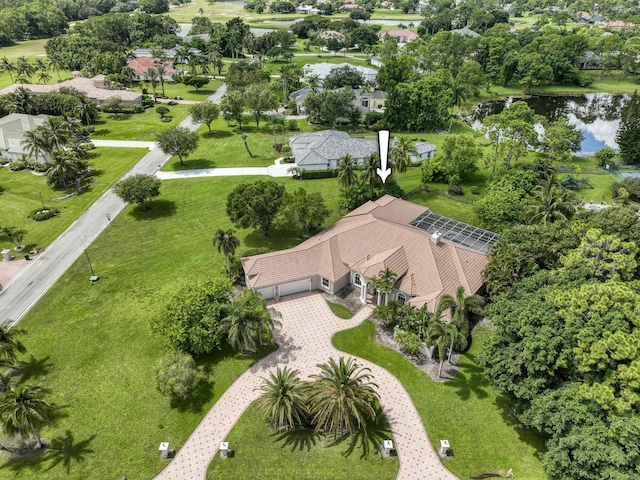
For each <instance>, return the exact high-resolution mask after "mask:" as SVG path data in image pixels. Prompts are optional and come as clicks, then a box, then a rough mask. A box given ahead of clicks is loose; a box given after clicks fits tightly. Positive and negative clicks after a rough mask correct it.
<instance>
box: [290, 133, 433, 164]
mask: <svg viewBox="0 0 640 480" xmlns="http://www.w3.org/2000/svg"><path fill="white" fill-rule="evenodd" d="M393 143H394V140H391V146H392V147H393ZM289 145H290V146H291V153H292V154H293V156H294V158H295V164H296V166H298V167H299V168H300V169H302V170H333V169H334V168H336V167H337V166H338V163H339V162H340V159H342V158H343V157H344V156H345V155H347V154H349V155H351V157H352V158H353V159H354V160H355V161H356V163H358V164H361V163H363V162H364V160H365V159H366V158H367V157H369V155H371V154H372V153H376V154H377V153H378V141H377V140H376V139H374V138H364V137H350V136H349V134H348V133H346V132H341V131H338V130H322V131H319V132H312V133H302V134H299V135H292V136H290V137H289ZM415 147H416V150H417V151H418V155H417V157H414V158H412V159H411V161H412V162H416V163H417V162H421V161H422V160H425V159H427V158H431V157H433V154H434V152H435V150H436V146H435V145H434V144H433V143H429V142H418V143H416V144H415Z"/></svg>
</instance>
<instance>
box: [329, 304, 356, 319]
mask: <svg viewBox="0 0 640 480" xmlns="http://www.w3.org/2000/svg"><path fill="white" fill-rule="evenodd" d="M327 305H329V308H330V309H331V311H332V312H333V314H334V315H335V316H336V317H338V318H344V319H345V320H346V319H349V318H352V317H353V312H352V311H351V310H349V309H348V308H347V307H345V306H344V305H340V304H339V303H333V302H329V301H327Z"/></svg>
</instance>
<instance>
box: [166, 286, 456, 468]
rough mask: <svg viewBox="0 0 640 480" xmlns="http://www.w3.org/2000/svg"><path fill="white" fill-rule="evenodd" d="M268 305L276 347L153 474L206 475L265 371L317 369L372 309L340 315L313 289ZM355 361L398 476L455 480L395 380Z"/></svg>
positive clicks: (305, 373)
mask: <svg viewBox="0 0 640 480" xmlns="http://www.w3.org/2000/svg"><path fill="white" fill-rule="evenodd" d="M272 306H273V307H274V308H275V309H276V310H278V311H279V312H280V313H281V314H282V320H281V323H282V325H281V327H280V328H278V330H277V332H276V338H277V341H278V344H279V345H280V348H279V349H278V350H277V351H275V352H273V353H272V354H270V355H268V356H266V357H264V358H263V359H261V360H260V361H258V362H256V364H255V365H253V366H252V367H251V368H250V369H249V370H247V371H246V372H245V373H244V374H242V375H241V376H240V377H239V378H238V379H237V380H236V381H235V382H234V383H233V385H231V387H229V389H228V390H227V391H226V392H225V393H224V394H223V395H222V396H221V397H220V398H219V399H218V401H217V402H216V403H215V404H214V405H213V407H211V410H209V412H208V413H207V415H206V416H205V417H204V419H203V420H202V422H200V425H198V427H197V428H196V429H195V430H194V432H193V433H192V434H191V436H190V437H189V439H188V440H187V441H186V443H185V444H184V445H183V446H182V448H181V449H180V450H179V451H178V453H177V455H176V457H175V458H174V459H173V460H172V461H171V463H169V465H167V467H166V468H165V469H164V470H163V471H162V472H160V474H159V475H158V476H157V477H156V478H157V479H162V480H165V479H171V480H195V479H204V478H206V472H207V467H208V465H209V463H210V462H211V460H212V459H213V456H214V455H215V454H216V453H217V450H218V446H219V445H220V442H222V441H224V439H225V437H226V436H227V434H228V433H229V432H230V431H231V429H232V428H233V425H234V424H235V423H236V422H237V420H238V419H239V418H240V416H241V415H242V413H243V412H244V411H245V410H246V408H247V407H248V406H249V405H250V404H251V402H253V401H254V400H255V399H256V398H257V397H258V395H259V392H256V391H255V388H257V387H258V386H259V385H260V384H261V382H262V377H266V376H267V375H268V371H269V370H271V369H274V368H275V367H277V366H281V367H282V366H288V367H290V368H292V369H297V370H299V371H300V376H301V377H302V378H304V377H307V376H309V375H311V374H313V373H317V372H318V367H317V364H319V363H325V362H326V361H327V360H328V359H329V358H330V357H337V356H339V355H346V354H345V353H344V352H340V351H339V350H337V349H336V348H334V347H333V345H332V344H331V337H332V336H333V334H334V333H336V332H338V331H340V330H345V329H348V328H352V327H355V326H357V325H359V324H360V323H361V322H362V321H363V320H365V319H366V318H367V317H368V316H369V315H370V314H371V308H370V307H363V308H362V309H361V310H360V311H359V312H358V313H357V314H356V315H355V316H354V317H353V318H351V319H350V320H343V319H341V318H338V317H336V316H335V315H334V314H333V313H332V312H331V310H330V309H329V306H328V305H327V303H326V302H325V300H324V298H323V297H322V295H321V294H318V293H313V294H299V295H293V296H291V297H287V298H286V299H284V300H281V301H280V302H278V303H274V304H273V305H272ZM358 362H359V363H361V364H362V365H364V366H366V367H369V368H370V369H371V372H372V374H373V375H374V377H375V382H376V383H377V384H378V385H379V389H378V393H379V394H380V404H381V406H382V409H383V411H384V414H385V415H386V417H387V420H388V421H389V425H390V426H391V431H392V432H393V438H394V440H395V443H396V447H397V451H398V457H399V459H400V471H399V472H398V477H397V478H398V479H416V480H419V479H420V480H424V479H439V480H452V479H455V478H456V477H455V476H454V475H453V474H451V472H449V471H448V470H447V469H446V468H444V467H443V466H442V464H441V463H440V460H439V458H438V456H437V455H436V453H435V451H434V450H433V448H432V447H431V443H430V442H429V439H428V438H427V432H426V431H425V429H424V426H423V425H422V421H421V420H420V416H419V415H418V412H417V410H416V408H415V407H414V405H413V402H412V401H411V398H410V397H409V394H408V393H407V391H406V390H405V389H404V387H403V386H402V384H401V383H400V381H399V380H398V379H396V377H394V376H393V375H391V373H389V372H388V371H387V370H385V369H384V368H382V367H379V366H378V365H375V364H373V363H371V362H368V361H366V360H363V359H360V358H358ZM231 448H233V445H231Z"/></svg>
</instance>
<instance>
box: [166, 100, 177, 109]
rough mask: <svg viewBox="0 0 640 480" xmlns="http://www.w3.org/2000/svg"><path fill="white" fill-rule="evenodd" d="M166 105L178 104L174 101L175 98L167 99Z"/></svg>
mask: <svg viewBox="0 0 640 480" xmlns="http://www.w3.org/2000/svg"><path fill="white" fill-rule="evenodd" d="M167 105H171V106H172V107H173V106H175V105H178V102H176V101H175V100H169V101H168V102H167Z"/></svg>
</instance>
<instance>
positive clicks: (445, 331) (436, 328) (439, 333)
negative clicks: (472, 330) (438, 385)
mask: <svg viewBox="0 0 640 480" xmlns="http://www.w3.org/2000/svg"><path fill="white" fill-rule="evenodd" d="M439 317H440V316H439V315H438V314H436V317H435V318H434V319H433V321H432V322H430V323H429V327H428V328H427V344H428V345H433V346H434V347H435V349H436V354H437V356H438V359H439V360H440V367H439V368H438V378H440V377H441V376H442V365H443V364H444V361H445V360H446V359H447V350H448V349H449V348H450V342H452V340H453V339H455V338H456V337H457V336H458V335H459V332H458V327H456V326H455V325H454V324H453V323H449V324H446V323H444V322H442V321H441V320H440V318H439Z"/></svg>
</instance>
